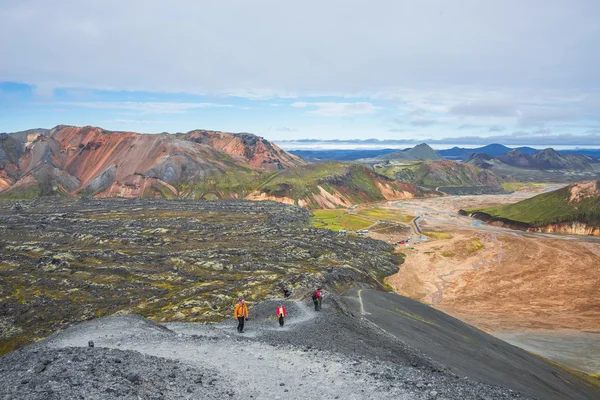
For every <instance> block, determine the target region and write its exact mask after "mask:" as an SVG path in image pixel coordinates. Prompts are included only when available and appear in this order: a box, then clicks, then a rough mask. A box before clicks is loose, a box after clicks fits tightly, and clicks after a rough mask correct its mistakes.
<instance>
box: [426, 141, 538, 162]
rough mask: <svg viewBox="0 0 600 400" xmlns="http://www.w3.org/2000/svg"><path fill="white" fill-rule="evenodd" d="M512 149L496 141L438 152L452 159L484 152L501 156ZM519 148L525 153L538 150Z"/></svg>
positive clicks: (465, 157) (464, 157) (463, 158)
mask: <svg viewBox="0 0 600 400" xmlns="http://www.w3.org/2000/svg"><path fill="white" fill-rule="evenodd" d="M511 150H513V149H511V148H510V147H506V146H504V145H502V144H497V143H494V144H488V145H487V146H483V147H476V148H473V149H467V148H462V147H453V148H451V149H447V150H438V153H439V154H440V155H442V156H443V157H445V158H448V159H451V160H466V159H468V158H469V157H470V156H471V155H473V154H478V153H482V154H486V155H488V156H492V157H497V156H501V155H503V154H505V153H507V152H509V151H511ZM517 150H519V151H520V152H522V153H525V154H534V153H535V152H536V151H537V150H536V149H534V148H531V147H518V148H517Z"/></svg>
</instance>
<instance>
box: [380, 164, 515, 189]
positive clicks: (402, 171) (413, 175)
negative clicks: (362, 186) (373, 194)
mask: <svg viewBox="0 0 600 400" xmlns="http://www.w3.org/2000/svg"><path fill="white" fill-rule="evenodd" d="M373 168H374V170H375V171H376V172H377V173H379V174H382V175H385V176H387V177H388V178H392V179H395V180H398V181H400V182H406V183H412V184H414V185H424V186H432V187H438V186H466V187H471V186H492V187H497V188H500V186H501V185H502V182H503V179H502V177H500V176H498V175H496V174H495V173H493V172H491V171H487V170H485V169H482V168H479V167H477V166H475V165H471V164H465V163H462V162H457V161H450V160H427V161H423V162H416V163H414V164H412V165H409V166H407V165H394V164H393V163H390V162H384V163H380V164H376V165H374V166H373Z"/></svg>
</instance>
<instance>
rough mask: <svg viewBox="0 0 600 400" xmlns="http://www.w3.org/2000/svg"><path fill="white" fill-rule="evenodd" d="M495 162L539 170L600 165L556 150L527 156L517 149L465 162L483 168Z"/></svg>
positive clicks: (579, 168)
mask: <svg viewBox="0 0 600 400" xmlns="http://www.w3.org/2000/svg"><path fill="white" fill-rule="evenodd" d="M493 161H499V162H501V163H503V164H506V165H510V166H512V167H517V168H527V169H538V170H549V169H561V170H589V169H593V168H594V167H595V166H596V165H598V164H600V160H598V159H595V158H593V157H588V156H584V155H580V154H561V153H559V152H557V151H555V150H554V149H544V150H539V151H536V152H535V153H534V154H526V153H523V152H521V151H520V150H517V149H515V150H511V151H509V152H507V153H505V154H503V155H501V156H498V157H492V156H489V155H487V154H483V155H482V154H473V155H472V156H471V157H469V158H468V159H467V160H466V161H465V162H467V163H470V164H475V165H478V166H483V163H484V162H485V163H486V164H488V165H493Z"/></svg>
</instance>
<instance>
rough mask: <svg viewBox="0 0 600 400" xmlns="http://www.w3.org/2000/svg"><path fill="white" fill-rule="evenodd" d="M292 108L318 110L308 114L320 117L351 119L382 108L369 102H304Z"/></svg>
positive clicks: (297, 103) (296, 103)
mask: <svg viewBox="0 0 600 400" xmlns="http://www.w3.org/2000/svg"><path fill="white" fill-rule="evenodd" d="M291 106H292V107H298V108H306V107H310V108H316V109H315V110H311V111H309V112H308V113H309V114H313V115H320V116H322V117H349V116H353V115H365V114H374V113H376V112H377V111H378V110H380V109H381V107H377V106H374V105H373V104H372V103H369V102H356V103H337V102H315V103H307V102H303V101H299V102H295V103H292V104H291Z"/></svg>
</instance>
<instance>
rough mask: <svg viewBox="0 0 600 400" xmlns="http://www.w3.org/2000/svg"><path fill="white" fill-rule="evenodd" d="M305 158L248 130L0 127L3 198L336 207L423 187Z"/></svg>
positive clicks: (0, 189)
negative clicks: (170, 131)
mask: <svg viewBox="0 0 600 400" xmlns="http://www.w3.org/2000/svg"><path fill="white" fill-rule="evenodd" d="M306 164H307V163H306V161H304V160H303V159H302V158H300V157H297V156H295V155H293V154H290V153H288V152H286V151H284V150H282V149H281V148H279V147H278V146H276V145H275V144H273V143H271V142H269V141H267V140H265V139H263V138H261V137H259V136H256V135H253V134H249V133H238V134H234V133H228V132H218V131H208V130H194V131H190V132H187V133H178V134H168V133H163V134H139V133H135V132H113V131H106V130H104V129H102V128H97V127H91V126H86V127H75V126H65V125H59V126H57V127H55V128H53V129H50V130H47V129H34V130H29V131H23V132H16V133H12V134H2V135H0V198H4V199H23V198H34V197H38V196H45V195H63V196H93V197H130V198H148V197H152V198H186V199H224V198H249V199H253V200H260V199H270V200H277V201H282V202H286V203H296V204H299V205H302V206H307V207H328V206H331V207H336V206H339V205H350V204H353V203H355V202H363V201H374V200H383V199H388V198H405V197H407V196H408V197H412V196H415V195H420V194H421V193H422V191H421V190H420V189H418V188H416V187H414V186H412V185H404V184H401V183H399V182H394V181H392V180H390V179H388V178H385V177H382V176H379V175H377V174H374V173H373V172H372V171H370V170H368V169H367V168H366V167H364V166H362V165H360V164H355V165H349V164H345V163H340V162H334V163H327V164H325V165H318V164H316V165H315V166H310V167H309V166H307V165H306ZM288 170H289V171H288ZM283 171H286V173H285V174H282V173H281V172H283ZM285 188H287V189H285ZM348 188H351V190H349V189H348ZM288 189H289V190H288ZM324 199H328V200H324ZM334 199H335V200H334Z"/></svg>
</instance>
